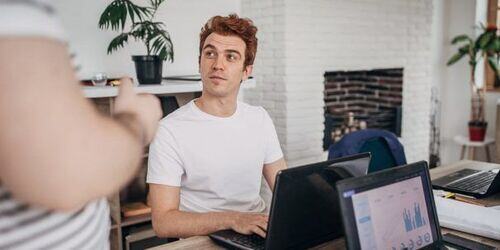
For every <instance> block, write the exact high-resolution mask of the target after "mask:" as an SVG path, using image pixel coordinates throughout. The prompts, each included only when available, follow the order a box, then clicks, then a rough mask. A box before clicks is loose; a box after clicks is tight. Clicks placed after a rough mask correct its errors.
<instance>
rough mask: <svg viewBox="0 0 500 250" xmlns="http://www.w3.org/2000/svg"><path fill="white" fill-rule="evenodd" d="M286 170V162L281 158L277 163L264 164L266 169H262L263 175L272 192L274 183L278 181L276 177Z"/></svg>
mask: <svg viewBox="0 0 500 250" xmlns="http://www.w3.org/2000/svg"><path fill="white" fill-rule="evenodd" d="M283 169H286V162H285V159H284V158H281V159H279V160H277V161H275V162H272V163H269V164H264V168H263V169H262V173H263V175H264V178H265V179H266V181H267V184H269V187H270V188H271V191H273V190H274V182H275V181H276V175H277V174H278V172H279V171H280V170H283Z"/></svg>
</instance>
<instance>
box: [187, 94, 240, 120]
mask: <svg viewBox="0 0 500 250" xmlns="http://www.w3.org/2000/svg"><path fill="white" fill-rule="evenodd" d="M194 103H195V105H196V106H197V107H198V108H199V109H200V110H201V111H203V112H205V113H208V114H211V115H213V116H218V117H229V116H232V115H233V114H234V113H235V112H236V106H237V104H236V103H237V100H236V97H234V98H233V97H226V98H217V97H209V96H206V95H203V94H202V95H201V97H200V98H198V99H197V100H196V101H195V102H194Z"/></svg>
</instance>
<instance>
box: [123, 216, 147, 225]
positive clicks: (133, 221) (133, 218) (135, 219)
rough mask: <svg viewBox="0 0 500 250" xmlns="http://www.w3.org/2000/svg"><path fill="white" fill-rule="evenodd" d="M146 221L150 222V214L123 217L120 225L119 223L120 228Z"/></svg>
mask: <svg viewBox="0 0 500 250" xmlns="http://www.w3.org/2000/svg"><path fill="white" fill-rule="evenodd" d="M147 221H151V214H143V215H137V216H131V217H123V218H122V223H120V226H121V227H126V226H130V225H135V224H139V223H142V222H147Z"/></svg>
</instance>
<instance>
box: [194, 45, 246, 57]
mask: <svg viewBox="0 0 500 250" xmlns="http://www.w3.org/2000/svg"><path fill="white" fill-rule="evenodd" d="M207 48H208V49H215V50H217V48H216V47H215V46H213V45H212V44H207V45H205V47H203V50H205V49H207ZM224 52H225V53H236V54H238V55H239V56H241V53H240V52H239V51H237V50H234V49H226V50H224Z"/></svg>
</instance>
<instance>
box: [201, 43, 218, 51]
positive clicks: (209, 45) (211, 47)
mask: <svg viewBox="0 0 500 250" xmlns="http://www.w3.org/2000/svg"><path fill="white" fill-rule="evenodd" d="M206 48H210V49H216V48H215V46H213V45H212V44H207V45H205V47H203V50H205V49H206Z"/></svg>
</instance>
